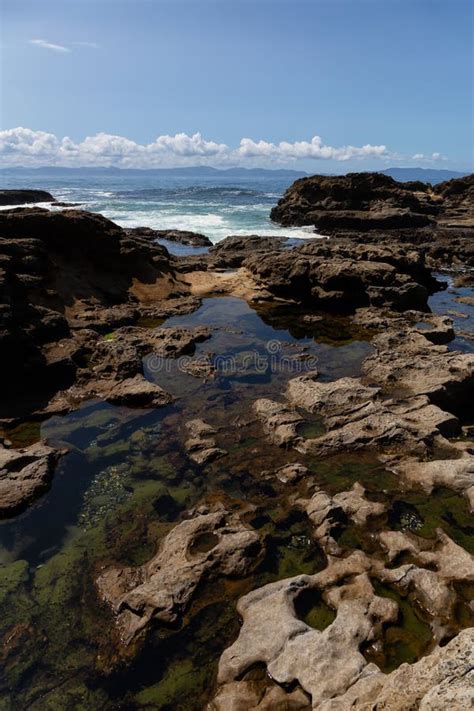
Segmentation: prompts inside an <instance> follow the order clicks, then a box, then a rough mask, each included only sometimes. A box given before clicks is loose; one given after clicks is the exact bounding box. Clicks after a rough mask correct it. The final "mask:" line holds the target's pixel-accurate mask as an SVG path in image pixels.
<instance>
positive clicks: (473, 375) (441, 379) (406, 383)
mask: <svg viewBox="0 0 474 711" xmlns="http://www.w3.org/2000/svg"><path fill="white" fill-rule="evenodd" d="M373 345H374V346H375V349H376V352H375V353H374V354H373V355H371V356H369V357H368V358H367V359H366V360H365V361H364V363H363V366H362V370H363V372H364V373H365V374H366V375H367V376H368V377H369V378H370V380H371V381H373V382H375V383H376V384H377V385H381V386H382V387H383V388H384V390H385V391H387V392H396V393H400V392H402V393H405V394H410V395H427V396H428V397H429V399H430V401H431V402H433V403H435V404H437V405H439V406H440V407H443V408H446V409H447V410H449V411H451V412H463V411H464V410H465V409H466V408H469V407H470V405H471V403H472V398H473V394H474V354H472V353H471V354H468V353H458V352H456V351H449V350H448V349H447V348H446V346H436V345H433V344H432V343H430V342H429V341H428V340H427V339H426V338H425V337H424V336H422V335H421V334H420V333H416V332H413V331H410V330H408V331H389V332H388V333H386V334H380V335H379V336H376V337H375V338H374V340H373Z"/></svg>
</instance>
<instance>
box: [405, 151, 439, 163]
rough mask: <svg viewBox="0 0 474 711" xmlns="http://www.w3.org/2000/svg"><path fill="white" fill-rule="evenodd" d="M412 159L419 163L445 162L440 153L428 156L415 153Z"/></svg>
mask: <svg viewBox="0 0 474 711" xmlns="http://www.w3.org/2000/svg"><path fill="white" fill-rule="evenodd" d="M412 159H413V160H416V161H419V162H421V163H437V162H438V161H443V160H447V158H445V157H444V156H443V155H441V153H431V154H430V155H425V154H424V153H415V155H413V156H412Z"/></svg>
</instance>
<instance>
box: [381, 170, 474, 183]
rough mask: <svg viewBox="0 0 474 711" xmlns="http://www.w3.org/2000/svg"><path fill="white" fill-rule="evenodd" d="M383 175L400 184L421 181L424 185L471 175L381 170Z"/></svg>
mask: <svg viewBox="0 0 474 711" xmlns="http://www.w3.org/2000/svg"><path fill="white" fill-rule="evenodd" d="M377 172H379V173H383V175H389V176H390V177H391V178H394V180H398V182H399V183H406V182H408V181H411V180H421V182H422V183H431V184H432V185H435V184H436V183H443V182H444V181H445V180H452V179H453V178H462V177H463V176H465V175H469V173H461V172H460V171H458V170H442V169H437V168H387V169H386V170H379V171H377Z"/></svg>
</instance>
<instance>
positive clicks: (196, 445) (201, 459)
mask: <svg viewBox="0 0 474 711" xmlns="http://www.w3.org/2000/svg"><path fill="white" fill-rule="evenodd" d="M186 429H187V431H188V434H189V435H190V436H189V439H187V440H186V441H185V443H184V447H185V449H186V451H187V453H188V456H189V457H190V459H192V460H193V461H195V462H196V464H200V465H203V464H208V463H209V462H211V461H213V460H214V459H218V458H219V457H222V456H224V455H225V454H226V452H225V450H223V449H220V447H217V446H216V440H215V437H214V435H216V434H217V431H216V430H215V429H214V427H211V425H208V424H207V422H204V420H200V419H195V420H190V421H189V422H187V423H186Z"/></svg>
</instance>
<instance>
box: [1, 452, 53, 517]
mask: <svg viewBox="0 0 474 711" xmlns="http://www.w3.org/2000/svg"><path fill="white" fill-rule="evenodd" d="M61 454H62V452H61V451H60V450H57V449H53V448H51V447H48V446H46V445H45V444H40V443H39V444H32V445H31V446H30V447H25V448H24V449H5V448H4V447H1V448H0V517H5V516H12V515H13V514H16V513H19V512H20V511H22V510H23V509H25V508H26V507H27V506H28V505H29V504H30V503H31V502H32V501H35V500H36V499H37V498H39V497H40V496H41V494H43V493H44V492H45V491H46V490H47V489H48V488H49V486H50V484H51V480H52V478H53V474H54V470H55V467H56V464H57V462H58V459H59V457H60V456H61Z"/></svg>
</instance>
